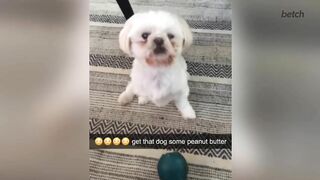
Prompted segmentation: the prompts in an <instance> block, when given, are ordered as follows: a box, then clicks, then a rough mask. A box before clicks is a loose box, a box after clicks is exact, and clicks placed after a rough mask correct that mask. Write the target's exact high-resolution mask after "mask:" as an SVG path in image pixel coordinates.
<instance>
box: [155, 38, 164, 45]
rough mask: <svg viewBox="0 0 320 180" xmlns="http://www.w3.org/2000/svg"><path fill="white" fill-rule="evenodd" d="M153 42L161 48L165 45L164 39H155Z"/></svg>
mask: <svg viewBox="0 0 320 180" xmlns="http://www.w3.org/2000/svg"><path fill="white" fill-rule="evenodd" d="M153 42H154V43H155V44H156V45H157V46H161V45H162V44H163V39H162V38H154V40H153Z"/></svg>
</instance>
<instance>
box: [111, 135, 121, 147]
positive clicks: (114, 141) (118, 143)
mask: <svg viewBox="0 0 320 180" xmlns="http://www.w3.org/2000/svg"><path fill="white" fill-rule="evenodd" d="M120 142H121V141H120V139H119V138H118V137H116V138H114V139H113V144H114V145H116V146H118V145H120Z"/></svg>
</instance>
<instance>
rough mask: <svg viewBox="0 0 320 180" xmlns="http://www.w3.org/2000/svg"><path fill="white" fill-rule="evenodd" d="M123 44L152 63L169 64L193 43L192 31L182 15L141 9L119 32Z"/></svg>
mask: <svg viewBox="0 0 320 180" xmlns="http://www.w3.org/2000/svg"><path fill="white" fill-rule="evenodd" d="M119 43H120V48H121V49H122V50H123V51H124V52H125V53H127V54H129V55H131V56H133V57H135V58H136V59H137V60H140V61H145V62H144V63H146V64H148V65H150V66H154V67H157V66H169V65H171V64H172V63H173V62H174V61H175V59H176V58H175V57H176V56H177V55H180V54H181V53H182V51H183V49H185V48H187V47H188V46H190V45H191V43H192V33H191V31H190V28H189V26H188V24H187V23H186V22H185V21H184V20H183V19H181V18H179V17H177V16H175V15H172V14H170V13H168V12H163V11H150V12H145V13H138V14H135V15H133V16H132V17H131V18H130V19H128V20H127V22H126V23H125V25H124V27H123V29H122V30H121V32H120V35H119Z"/></svg>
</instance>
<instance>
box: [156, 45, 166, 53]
mask: <svg viewBox="0 0 320 180" xmlns="http://www.w3.org/2000/svg"><path fill="white" fill-rule="evenodd" d="M166 52H167V49H166V48H164V47H162V46H161V47H156V48H155V49H154V50H153V53H154V54H164V53H166Z"/></svg>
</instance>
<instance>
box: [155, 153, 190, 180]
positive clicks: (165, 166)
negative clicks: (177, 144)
mask: <svg viewBox="0 0 320 180" xmlns="http://www.w3.org/2000/svg"><path fill="white" fill-rule="evenodd" d="M158 174H159V177H160V180H186V179H187V174H188V164H187V161H186V160H185V159H184V157H183V156H182V155H181V154H180V153H178V152H172V153H167V154H164V155H162V156H161V158H160V160H159V162H158Z"/></svg>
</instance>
